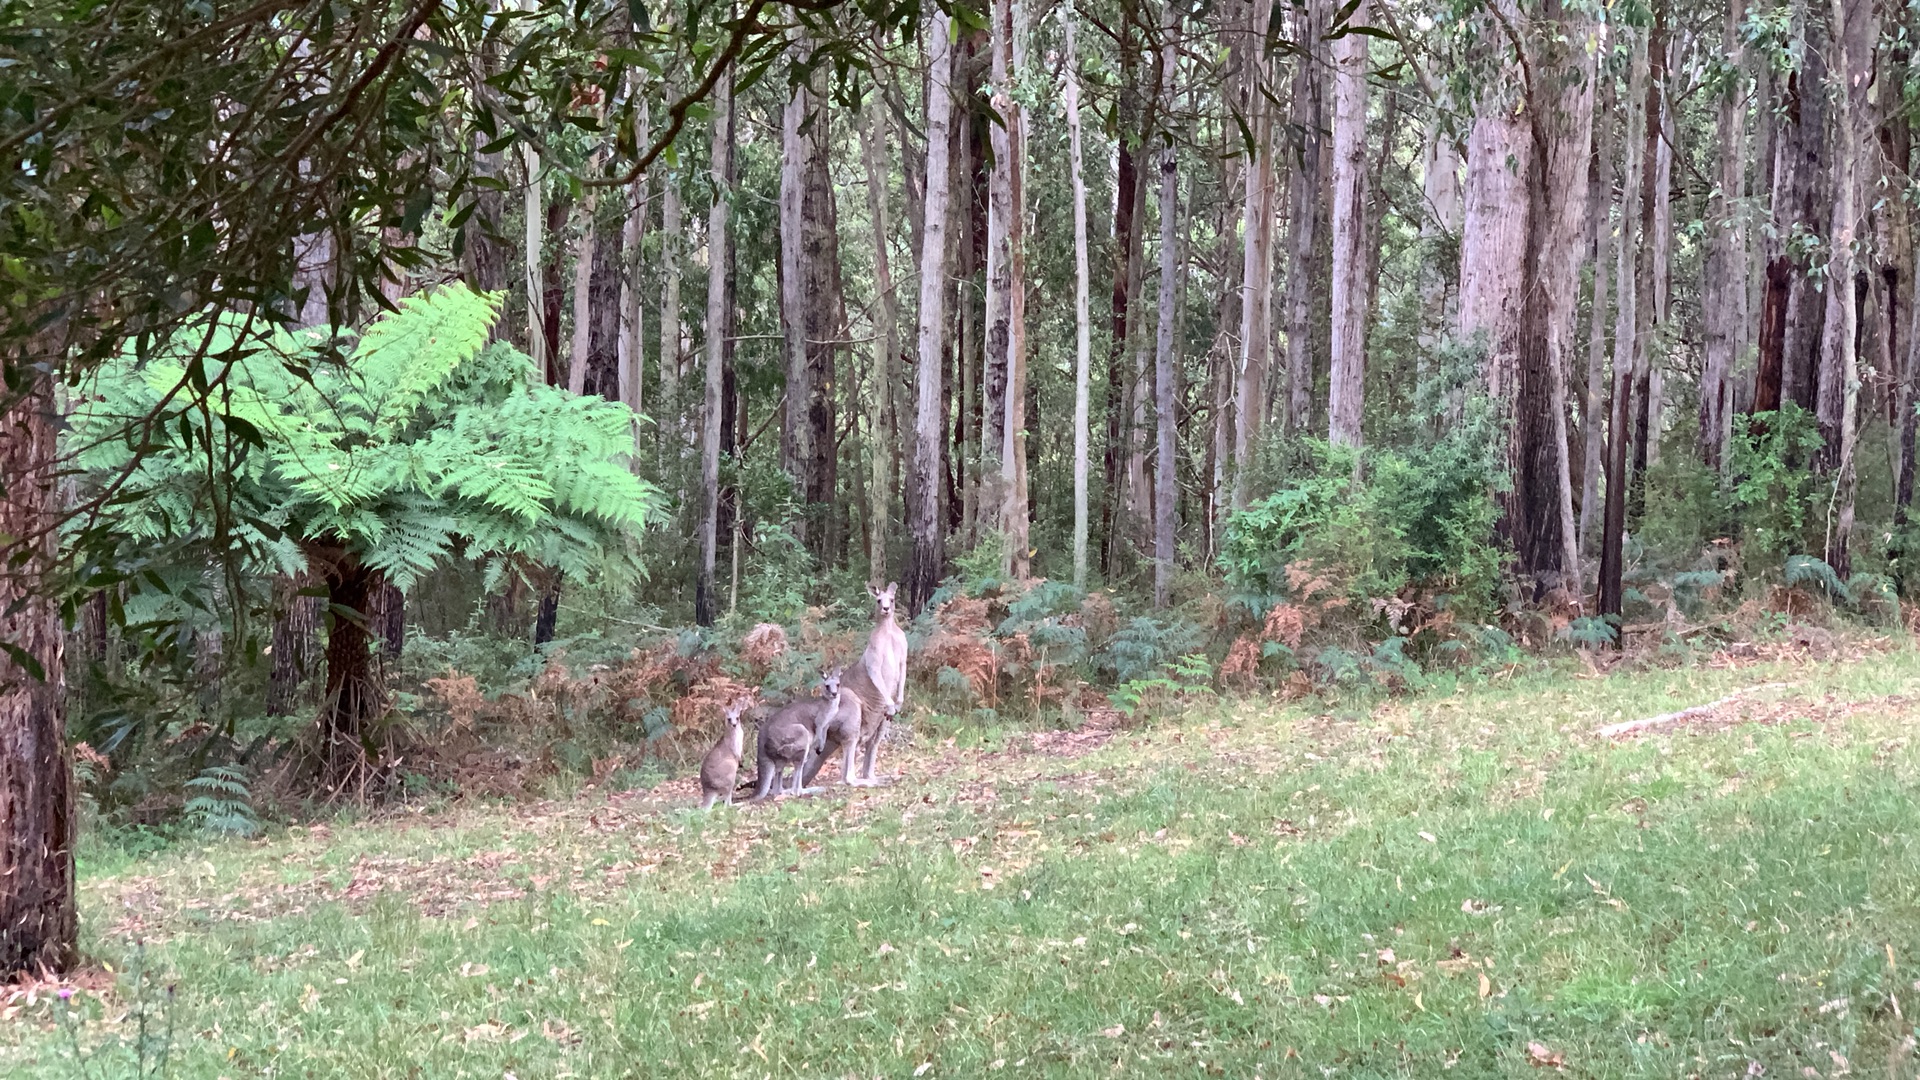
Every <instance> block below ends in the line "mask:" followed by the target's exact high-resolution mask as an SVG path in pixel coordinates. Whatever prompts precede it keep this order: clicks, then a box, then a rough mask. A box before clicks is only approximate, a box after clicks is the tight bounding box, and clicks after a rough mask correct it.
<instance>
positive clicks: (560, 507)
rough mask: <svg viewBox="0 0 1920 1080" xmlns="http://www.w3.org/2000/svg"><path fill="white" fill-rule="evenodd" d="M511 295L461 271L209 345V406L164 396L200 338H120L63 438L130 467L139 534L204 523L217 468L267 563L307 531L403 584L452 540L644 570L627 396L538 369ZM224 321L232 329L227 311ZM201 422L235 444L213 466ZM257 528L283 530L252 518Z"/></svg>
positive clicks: (487, 550)
mask: <svg viewBox="0 0 1920 1080" xmlns="http://www.w3.org/2000/svg"><path fill="white" fill-rule="evenodd" d="M499 306H500V301H499V298H498V296H495V295H490V294H480V293H475V292H474V291H472V290H471V289H468V288H467V287H465V286H464V285H451V286H447V287H444V288H440V289H435V290H432V291H429V292H425V293H422V294H420V295H418V296H415V297H410V298H408V299H407V300H405V301H403V302H402V303H401V305H400V307H399V309H398V310H397V311H394V312H391V313H389V314H388V315H386V316H385V317H384V318H382V319H380V320H378V321H376V322H375V323H374V324H373V325H371V326H369V327H367V328H366V330H365V331H364V332H363V333H361V334H360V335H358V337H354V336H351V335H345V336H342V337H340V338H338V339H334V340H331V341H329V340H327V338H326V336H325V334H324V333H323V332H319V331H314V330H307V331H301V332H297V333H291V334H288V333H277V334H271V335H269V336H268V337H267V338H265V339H264V341H263V343H261V344H259V345H255V346H249V348H248V349H247V350H245V351H244V352H243V351H240V350H236V349H232V348H220V349H216V350H214V352H215V353H216V354H218V355H222V356H223V357H225V359H224V360H223V362H222V363H220V364H217V365H213V369H212V374H211V379H212V381H213V382H215V383H217V384H218V387H217V389H216V390H215V391H214V392H212V393H210V394H208V395H207V397H206V400H205V403H204V409H205V410H206V411H205V412H204V413H196V412H194V411H193V407H192V403H191V402H189V401H188V400H185V399H184V398H181V399H180V400H178V401H170V400H169V399H168V395H169V393H170V392H172V391H173V390H175V389H176V388H178V387H180V386H181V385H183V384H185V383H190V382H192V381H193V380H192V379H191V378H189V375H190V371H189V368H190V366H191V365H193V364H196V363H199V361H197V360H195V359H194V356H195V353H194V348H195V346H197V345H198V344H199V342H192V343H188V342H181V343H179V344H177V345H176V346H173V347H169V348H163V349H161V350H159V351H158V352H157V353H156V354H155V355H154V356H153V357H151V358H146V359H142V358H139V357H137V356H136V355H134V354H133V353H132V352H128V353H127V354H125V355H124V356H122V357H121V358H120V359H119V361H118V362H117V363H114V364H109V365H106V366H105V367H103V368H102V369H101V370H100V371H99V372H98V373H97V374H96V375H95V376H94V377H93V378H92V379H91V380H90V381H89V382H88V383H87V384H86V385H85V386H84V387H82V388H80V389H81V391H82V393H81V394H80V395H78V396H79V398H80V400H81V401H82V402H84V404H83V405H82V406H81V407H80V408H78V409H77V410H76V412H75V419H74V428H73V432H72V433H71V435H70V439H71V441H72V443H73V445H74V447H75V448H76V450H77V452H78V457H79V460H80V462H81V465H82V467H83V468H84V469H87V470H89V471H91V472H93V473H94V474H95V475H100V476H106V475H113V474H115V473H117V472H119V471H123V470H126V469H129V468H130V469H131V470H132V471H131V473H130V474H129V480H128V487H129V490H130V492H134V493H136V494H137V497H135V498H130V500H129V503H128V513H127V515H126V519H127V520H126V521H125V522H124V523H123V525H124V527H125V528H127V529H129V530H130V531H132V532H133V533H134V534H136V535H153V536H162V535H173V534H177V533H178V532H179V531H180V530H182V529H190V528H194V527H195V525H194V523H195V522H196V521H197V520H199V518H200V517H201V516H203V513H204V507H205V505H206V499H207V494H208V492H207V486H208V484H209V483H222V484H225V485H227V487H226V489H225V491H224V492H223V494H225V495H227V496H228V497H229V498H230V499H231V500H232V501H233V503H234V505H235V507H236V509H237V514H238V516H242V517H246V518H252V519H258V520H260V521H262V522H271V523H272V524H273V527H274V528H276V529H278V528H284V529H285V530H286V532H287V534H288V535H289V536H290V537H291V540H288V539H282V540H280V541H278V555H279V559H276V560H275V561H283V560H284V559H285V558H286V557H287V556H288V555H290V554H291V550H292V544H293V543H294V542H296V541H298V542H308V543H319V542H324V543H327V544H329V545H336V544H337V545H343V546H344V547H346V548H347V549H348V550H350V551H352V552H353V553H355V554H357V555H358V556H359V557H360V558H362V559H363V560H364V561H365V562H367V564H368V565H370V566H373V567H375V568H376V569H378V570H380V571H381V572H382V573H383V574H385V575H386V576H387V577H388V579H389V580H392V581H393V582H395V583H396V584H398V585H400V586H401V587H402V588H406V587H408V586H410V585H411V584H412V583H413V582H415V581H417V580H418V579H419V578H420V577H421V576H422V575H423V574H425V573H426V572H427V571H429V570H430V569H432V568H433V566H434V565H436V564H437V563H438V562H440V561H441V560H442V559H444V558H446V557H447V556H448V554H449V553H450V552H452V551H453V550H455V548H456V547H461V548H464V549H465V550H466V551H467V552H468V553H469V554H473V555H480V556H484V555H488V554H501V555H518V556H525V557H530V558H541V559H542V560H543V561H548V562H549V563H550V564H551V565H553V566H555V567H556V568H558V569H560V570H561V571H562V572H563V573H571V574H575V575H579V574H584V573H587V572H589V571H590V570H591V569H593V568H594V566H595V565H596V563H597V562H599V561H600V560H603V559H606V560H609V561H608V562H607V564H606V565H607V566H608V567H610V568H614V569H633V568H634V563H633V560H632V558H631V551H632V543H631V541H632V538H633V537H635V536H636V535H637V534H638V533H639V532H640V531H641V530H642V529H643V528H644V526H645V524H646V522H647V520H648V517H649V515H650V514H651V513H652V512H653V511H654V510H655V509H656V508H657V507H658V506H659V505H660V497H659V493H658V491H656V490H655V489H654V488H653V487H652V486H651V485H649V484H647V483H645V482H644V481H642V480H639V479H638V478H636V477H634V476H633V474H632V473H631V472H630V471H629V470H628V468H627V463H626V458H627V455H628V454H630V453H631V451H632V445H633V444H632V440H631V436H630V435H629V432H630V431H631V430H632V423H633V414H632V412H631V410H629V409H628V408H627V407H626V406H624V405H621V404H619V403H616V402H610V401H606V400H604V399H601V398H598V397H576V396H574V395H572V394H569V393H567V392H566V391H564V390H561V389H558V388H555V387H550V386H545V385H531V386H530V385H529V381H528V376H529V374H530V373H531V372H532V370H533V362H532V361H531V360H529V359H528V358H527V357H526V356H525V355H524V354H522V353H520V352H519V351H518V350H515V349H513V348H512V347H511V346H509V345H506V344H504V343H499V342H494V343H491V344H490V343H489V342H488V335H489V333H490V331H491V329H492V326H493V323H494V320H495V319H496V317H497V316H498V312H499ZM216 335H217V336H220V335H224V336H220V341H225V342H228V343H229V344H230V343H231V342H233V341H238V340H240V338H239V335H238V333H237V331H236V328H235V327H234V326H233V325H231V322H229V323H223V324H221V325H219V326H217V327H216ZM216 344H217V343H216ZM175 397H176V398H179V397H180V395H175ZM149 415H151V416H155V417H157V418H158V420H157V422H156V423H154V424H152V425H142V424H139V423H138V421H139V420H140V418H142V417H146V416H149ZM207 425H211V426H212V427H213V428H214V429H215V430H216V432H218V434H219V435H220V436H221V437H222V438H224V439H225V440H226V442H227V443H229V444H238V445H239V446H240V448H241V453H240V454H239V455H237V457H235V458H234V460H233V463H232V465H231V466H230V467H229V468H227V469H226V470H225V472H224V474H223V475H220V476H217V477H209V476H208V475H207V472H208V470H207V468H206V462H205V450H206V446H205V442H206V433H205V430H204V427H205V426H207ZM149 431H150V432H151V438H149V436H148V435H147V434H144V433H146V432H149ZM251 539H252V540H253V541H254V542H257V543H258V544H260V545H261V546H262V547H263V548H265V547H269V546H273V543H274V542H272V541H270V540H269V538H268V537H267V536H266V535H265V533H264V532H262V531H260V530H257V529H256V530H254V533H253V535H252V537H251Z"/></svg>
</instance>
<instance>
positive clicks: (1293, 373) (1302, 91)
mask: <svg viewBox="0 0 1920 1080" xmlns="http://www.w3.org/2000/svg"><path fill="white" fill-rule="evenodd" d="M1327 3H1328V0H1305V3H1304V4H1302V5H1301V6H1299V7H1297V8H1296V9H1295V12H1296V14H1295V18H1296V19H1298V20H1300V24H1299V30H1298V32H1297V33H1296V34H1295V40H1298V41H1304V42H1306V43H1307V44H1306V46H1305V49H1306V54H1305V55H1303V56H1299V57H1296V58H1295V62H1294V70H1293V106H1292V129H1293V132H1294V135H1295V138H1297V139H1298V140H1299V142H1298V144H1297V145H1296V146H1295V147H1294V153H1295V157H1294V163H1293V172H1292V174H1291V176H1290V177H1289V178H1288V182H1287V193H1288V194H1287V205H1288V218H1289V220H1290V221H1291V222H1292V224H1291V225H1290V226H1289V228H1288V231H1287V407H1286V411H1285V413H1284V414H1283V415H1284V417H1285V420H1286V423H1285V425H1284V430H1285V431H1286V432H1287V434H1290V435H1292V434H1297V433H1299V432H1302V431H1305V430H1306V429H1307V424H1308V417H1309V414H1310V413H1311V411H1312V405H1313V340H1312V339H1313V261H1314V259H1313V257H1314V249H1315V244H1316V240H1315V233H1316V231H1317V226H1318V225H1319V221H1320V188H1321V180H1322V177H1321V162H1320V132H1321V131H1322V130H1323V129H1324V128H1325V120H1324V117H1323V115H1322V113H1323V111H1324V108H1323V104H1322V90H1321V79H1320V69H1321V65H1322V64H1323V63H1324V53H1325V45H1324V44H1323V43H1322V39H1323V38H1325V37H1326V34H1327V26H1326V22H1327V14H1328V13H1327Z"/></svg>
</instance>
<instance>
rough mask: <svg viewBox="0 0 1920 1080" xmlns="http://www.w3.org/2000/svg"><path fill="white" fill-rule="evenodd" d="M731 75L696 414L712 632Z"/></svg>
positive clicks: (722, 89) (713, 173)
mask: <svg viewBox="0 0 1920 1080" xmlns="http://www.w3.org/2000/svg"><path fill="white" fill-rule="evenodd" d="M732 89H733V75H732V73H731V72H729V73H728V74H726V75H723V76H721V77H720V80H719V81H718V82H717V83H715V84H714V89H713V144H712V145H713V149H712V153H711V161H710V164H709V170H710V171H709V177H710V179H711V182H712V185H713V206H712V208H711V209H710V210H708V211H707V323H706V339H707V340H706V367H705V379H704V383H703V385H704V393H703V395H702V406H701V411H700V574H699V577H698V578H697V579H696V580H695V582H694V592H693V617H694V621H695V622H697V623H699V624H700V625H701V626H712V625H713V621H714V619H715V618H716V617H718V615H719V597H718V596H716V595H715V593H714V582H713V566H714V559H715V556H716V555H717V554H718V552H719V546H720V407H721V402H720V390H721V386H720V383H721V373H722V368H723V367H724V362H725V359H726V344H727V342H726V338H727V265H728V258H727V252H728V245H727V203H728V200H729V199H731V198H732V195H733V99H732Z"/></svg>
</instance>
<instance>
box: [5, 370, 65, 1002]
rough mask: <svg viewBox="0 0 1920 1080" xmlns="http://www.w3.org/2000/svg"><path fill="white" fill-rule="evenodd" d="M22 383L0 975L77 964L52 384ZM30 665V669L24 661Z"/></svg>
mask: <svg viewBox="0 0 1920 1080" xmlns="http://www.w3.org/2000/svg"><path fill="white" fill-rule="evenodd" d="M16 372H17V373H18V374H20V375H22V376H23V377H24V379H25V381H26V385H25V386H24V387H22V388H21V389H20V391H18V396H17V397H16V398H15V400H14V403H13V406H12V407H11V408H9V409H8V410H7V411H6V412H5V414H4V416H0V480H4V482H5V495H4V497H0V532H4V533H5V534H6V535H7V536H9V537H25V538H26V539H24V540H16V541H12V542H11V543H9V544H8V546H7V548H6V554H7V556H8V561H7V562H6V563H5V564H4V565H5V567H6V569H5V571H4V572H3V573H0V642H5V643H6V645H7V646H8V648H9V650H18V652H17V653H11V652H10V653H9V654H7V655H0V979H4V978H6V977H7V976H9V975H11V974H13V973H15V972H22V971H24V972H29V973H34V974H38V973H39V972H41V971H43V970H44V971H50V972H57V971H64V970H66V969H67V968H69V967H70V966H72V965H73V963H74V962H75V960H76V959H77V956H76V951H75V943H74V936H75V926H76V918H75V915H74V898H73V839H74V835H73V834H74V828H73V826H74V821H73V770H72V767H71V764H70V762H69V761H68V759H67V742H66V739H67V731H66V699H65V692H66V686H65V667H64V661H65V657H64V655H63V646H64V635H63V629H62V626H61V619H60V605H59V602H58V599H57V598H56V597H55V596H54V595H53V591H52V590H51V589H50V588H48V582H47V576H48V575H49V574H51V573H52V572H53V569H54V561H55V560H56V559H57V558H58V557H59V552H58V547H57V538H56V532H55V530H54V528H53V519H54V515H55V514H56V513H57V512H58V505H57V502H58V499H59V481H58V479H57V478H56V476H55V466H54V458H55V455H56V452H57V447H56V442H55V435H54V421H55V416H54V405H53V382H52V380H51V379H50V378H48V377H47V376H45V375H41V374H38V373H36V372H34V371H33V370H32V369H30V368H24V367H22V368H13V369H11V370H10V371H9V375H12V374H15V373H16ZM29 660H30V661H31V663H32V664H33V665H34V666H35V667H37V668H38V670H37V671H36V670H33V669H32V668H29V667H27V666H25V664H24V663H23V661H29Z"/></svg>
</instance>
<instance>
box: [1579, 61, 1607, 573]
mask: <svg viewBox="0 0 1920 1080" xmlns="http://www.w3.org/2000/svg"><path fill="white" fill-rule="evenodd" d="M1596 93H1597V94H1598V95H1599V96H1598V100H1597V101H1596V102H1595V108H1594V116H1593V166H1592V173H1593V184H1592V187H1591V189H1590V190H1589V192H1588V196H1587V218H1588V220H1589V222H1591V227H1590V228H1589V230H1588V231H1589V237H1588V248H1589V250H1590V251H1591V252H1592V253H1593V298H1592V302H1591V303H1590V304H1589V305H1588V314H1587V381H1586V389H1585V393H1584V394H1583V395H1582V399H1581V409H1580V434H1581V438H1582V442H1583V443H1584V444H1585V445H1584V447H1583V450H1584V452H1583V454H1582V456H1581V469H1580V525H1579V537H1578V540H1579V544H1580V551H1581V553H1582V554H1583V555H1584V554H1587V553H1589V552H1591V551H1592V550H1593V523H1594V522H1595V521H1597V520H1599V514H1598V513H1597V511H1598V510H1599V508H1600V474H1601V470H1602V465H1601V447H1602V446H1603V445H1604V443H1603V440H1602V435H1603V433H1604V429H1605V426H1606V420H1605V418H1604V417H1603V416H1602V414H1601V409H1602V402H1604V401H1605V400H1606V399H1605V397H1603V396H1602V393H1603V384H1604V383H1605V381H1606V377H1607V316H1608V314H1609V312H1608V310H1607V308H1608V301H1609V299H1610V297H1609V295H1608V286H1609V284H1610V282H1609V271H1611V270H1612V268H1613V267H1612V262H1611V254H1612V253H1611V251H1610V250H1609V243H1608V242H1609V240H1610V239H1611V238H1612V235H1613V217H1612V214H1613V153H1614V144H1613V140H1612V138H1611V135H1612V128H1613V107H1614V104H1615V100H1616V99H1615V97H1614V94H1613V77H1612V75H1611V74H1610V73H1608V74H1605V75H1602V76H1600V78H1599V86H1598V87H1597V90H1596Z"/></svg>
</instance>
